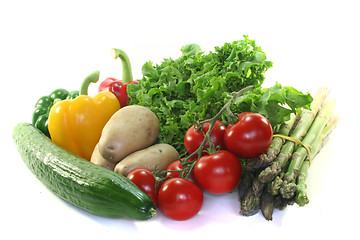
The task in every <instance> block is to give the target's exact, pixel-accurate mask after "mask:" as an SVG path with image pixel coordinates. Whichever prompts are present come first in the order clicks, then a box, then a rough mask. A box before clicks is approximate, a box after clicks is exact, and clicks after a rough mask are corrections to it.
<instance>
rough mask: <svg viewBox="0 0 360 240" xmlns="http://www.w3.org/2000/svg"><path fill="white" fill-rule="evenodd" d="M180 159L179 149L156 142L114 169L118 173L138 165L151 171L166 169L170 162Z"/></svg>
mask: <svg viewBox="0 0 360 240" xmlns="http://www.w3.org/2000/svg"><path fill="white" fill-rule="evenodd" d="M178 159H179V153H178V151H177V150H176V149H175V148H174V147H173V146H171V145H169V144H165V143H159V144H155V145H153V146H151V147H148V148H146V149H143V150H140V151H137V152H134V153H132V154H130V155H129V156H127V157H126V158H124V159H123V160H122V161H121V162H119V163H118V164H116V166H115V169H114V171H115V172H116V173H118V174H122V175H124V176H127V174H128V173H129V172H130V171H131V170H133V169H135V168H138V167H144V168H147V169H150V170H151V171H153V170H155V167H156V169H158V170H165V169H166V168H167V166H169V164H170V163H172V162H174V161H176V160H178Z"/></svg>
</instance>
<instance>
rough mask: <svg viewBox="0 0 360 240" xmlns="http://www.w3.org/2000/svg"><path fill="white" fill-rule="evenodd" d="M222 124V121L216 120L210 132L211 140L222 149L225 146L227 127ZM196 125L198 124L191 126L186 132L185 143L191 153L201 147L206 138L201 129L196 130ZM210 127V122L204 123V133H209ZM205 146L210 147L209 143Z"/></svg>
mask: <svg viewBox="0 0 360 240" xmlns="http://www.w3.org/2000/svg"><path fill="white" fill-rule="evenodd" d="M222 124H223V123H222V122H220V121H219V120H218V121H216V123H215V125H214V128H213V130H212V131H211V133H210V140H211V142H213V143H214V145H215V146H220V149H224V148H225V143H224V135H225V131H226V127H225V126H224V125H222ZM195 126H196V125H193V126H191V127H190V128H189V129H188V130H187V132H186V133H185V138H184V144H185V148H186V151H187V152H188V153H189V154H191V153H193V152H195V151H196V150H197V149H198V148H199V147H200V145H201V143H202V141H203V140H204V134H203V133H202V132H201V131H198V130H196V129H195ZM209 127H210V123H205V124H204V126H203V131H204V133H207V131H208V130H209ZM205 147H209V145H208V144H206V145H205ZM204 150H205V149H204ZM203 153H205V152H203Z"/></svg>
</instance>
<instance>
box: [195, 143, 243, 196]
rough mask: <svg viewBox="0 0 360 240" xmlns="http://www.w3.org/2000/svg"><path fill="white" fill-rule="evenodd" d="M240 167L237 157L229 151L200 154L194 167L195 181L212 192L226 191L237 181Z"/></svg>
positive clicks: (240, 172)
mask: <svg viewBox="0 0 360 240" xmlns="http://www.w3.org/2000/svg"><path fill="white" fill-rule="evenodd" d="M241 174H242V167H241V163H240V161H239V159H238V158H237V157H236V156H235V155H234V154H233V153H231V152H229V151H226V150H220V151H219V152H218V153H215V154H210V155H205V156H202V157H201V158H200V159H199V160H198V161H197V163H196V164H195V167H194V178H195V181H196V183H197V184H198V185H199V186H200V187H202V188H203V189H205V190H206V191H208V192H210V193H213V194H223V193H228V192H230V191H231V190H233V189H234V188H235V187H236V185H237V184H238V183H239V181H240V179H241Z"/></svg>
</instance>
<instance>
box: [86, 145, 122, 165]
mask: <svg viewBox="0 0 360 240" xmlns="http://www.w3.org/2000/svg"><path fill="white" fill-rule="evenodd" d="M90 162H92V163H94V164H96V165H99V166H102V167H105V168H107V169H110V170H111V171H114V168H115V165H116V163H112V162H109V161H108V160H106V159H104V158H103V157H102V156H101V154H100V153H99V148H98V145H97V144H96V146H95V148H94V151H93V153H92V155H91V159H90Z"/></svg>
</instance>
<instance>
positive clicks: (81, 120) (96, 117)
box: [48, 71, 120, 161]
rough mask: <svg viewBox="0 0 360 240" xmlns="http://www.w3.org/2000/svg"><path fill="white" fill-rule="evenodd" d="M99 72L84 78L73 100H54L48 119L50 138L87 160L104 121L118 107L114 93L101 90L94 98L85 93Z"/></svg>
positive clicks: (95, 80)
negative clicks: (77, 94)
mask: <svg viewBox="0 0 360 240" xmlns="http://www.w3.org/2000/svg"><path fill="white" fill-rule="evenodd" d="M99 74H100V73H99V72H98V71H95V72H93V73H92V74H90V75H89V76H88V77H87V78H85V80H84V82H83V84H82V87H81V89H80V95H79V96H78V97H77V98H75V99H74V100H70V99H66V100H62V101H59V102H57V103H55V104H54V105H53V106H52V107H51V110H50V112H49V119H48V128H49V133H50V136H51V139H52V140H53V141H54V142H55V143H57V144H59V145H60V146H62V147H64V148H66V149H67V150H69V151H71V152H73V153H75V154H77V155H78V156H80V157H82V158H85V159H87V160H88V161H90V158H91V155H92V152H93V150H94V148H95V145H96V144H97V143H98V142H99V139H100V136H101V132H102V129H103V128H104V126H105V124H106V123H107V121H108V120H109V119H110V117H111V116H112V115H113V114H114V113H115V112H116V111H118V110H119V109H120V104H119V101H118V99H117V97H116V96H115V95H114V94H113V93H111V92H107V91H104V92H100V93H98V94H97V95H96V96H94V97H93V98H92V97H90V96H88V95H87V91H88V86H89V84H90V82H94V83H96V82H97V81H98V80H99Z"/></svg>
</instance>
